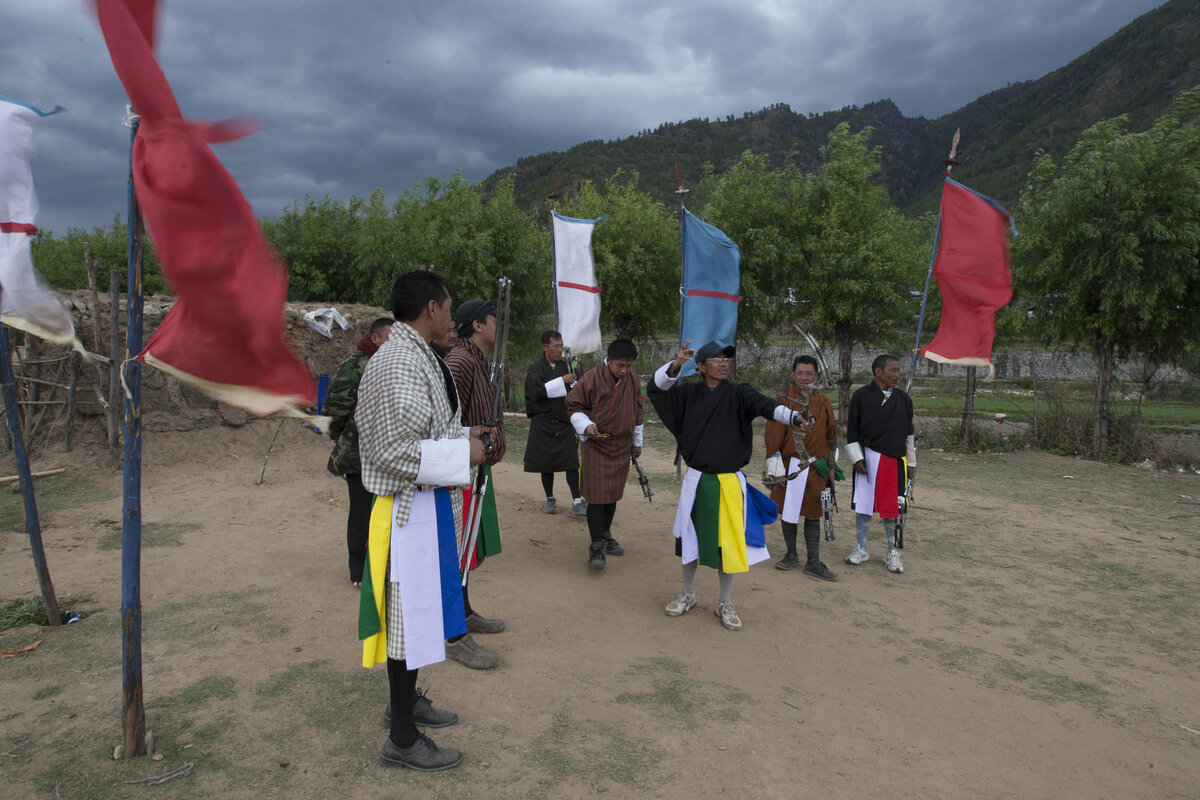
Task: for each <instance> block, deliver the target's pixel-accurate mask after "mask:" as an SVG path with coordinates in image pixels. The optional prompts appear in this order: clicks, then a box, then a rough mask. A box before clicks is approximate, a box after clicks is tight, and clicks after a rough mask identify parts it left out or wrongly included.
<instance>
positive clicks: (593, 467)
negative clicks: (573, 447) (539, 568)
mask: <svg viewBox="0 0 1200 800" xmlns="http://www.w3.org/2000/svg"><path fill="white" fill-rule="evenodd" d="M636 359H637V347H636V346H635V345H634V344H633V342H631V341H629V340H628V339H616V340H614V341H613V342H612V344H610V345H609V346H608V358H606V359H605V360H604V363H603V364H601V365H600V366H598V367H595V368H594V369H590V370H588V371H587V372H585V373H584V374H583V376H582V377H581V378H580V379H579V380H578V382H576V384H575V385H574V386H573V387H571V391H570V392H569V393H568V394H567V412H568V413H570V415H571V425H572V426H574V428H575V432H576V433H577V434H579V437H580V438H581V439H582V440H583V445H582V447H581V448H580V450H581V458H580V479H581V480H580V490H581V491H582V493H583V497H584V499H585V500H587V503H588V506H587V522H588V533H589V534H590V535H591V539H592V543H591V545H590V546H589V548H588V566H589V567H591V568H592V569H602V568H603V567H604V566H605V564H606V561H605V557H606V556H607V555H613V556H619V555H623V554H624V552H625V548H623V547H621V545H620V544H618V543H617V540H616V539H614V538H612V521H613V516H614V515H615V514H616V512H617V501H618V500H620V499H621V497H622V496H623V495H624V494H625V481H626V480H627V479H628V478H629V464H630V459H631V458H632V457H634V456H639V455H641V453H642V413H643V412H642V393H641V380H640V379H639V378H638V376H637V373H635V372H634V371H633V362H634V361H635V360H636Z"/></svg>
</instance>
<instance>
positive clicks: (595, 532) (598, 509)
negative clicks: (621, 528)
mask: <svg viewBox="0 0 1200 800" xmlns="http://www.w3.org/2000/svg"><path fill="white" fill-rule="evenodd" d="M616 513H617V504H616V503H603V504H601V503H589V504H588V510H587V523H588V533H589V534H590V535H591V537H592V541H593V542H602V541H604V540H605V539H606V538H608V537H607V536H606V535H605V534H607V533H608V532H609V531H610V530H611V529H612V521H613V516H614V515H615V514H616Z"/></svg>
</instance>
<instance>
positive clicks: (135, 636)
mask: <svg viewBox="0 0 1200 800" xmlns="http://www.w3.org/2000/svg"><path fill="white" fill-rule="evenodd" d="M137 131H138V120H137V117H136V116H133V117H132V122H131V123H130V133H129V148H130V149H129V205H128V210H127V212H126V223H127V225H128V228H129V231H128V233H129V277H128V285H127V287H126V301H125V309H126V314H125V358H126V361H125V363H124V364H123V365H122V366H123V369H124V370H125V371H124V372H123V374H124V376H125V380H124V383H125V385H126V390H125V392H124V397H125V401H124V412H125V413H124V419H123V422H122V426H121V427H122V435H123V436H124V437H125V480H124V497H123V502H122V525H121V696H122V701H123V706H122V711H123V713H122V720H123V722H124V755H125V758H132V757H134V756H144V755H146V708H145V706H144V704H143V701H142V586H141V575H142V365H141V362H139V361H137V360H135V359H136V356H137V355H138V354H139V353H141V352H142V214H141V211H139V209H138V203H137V194H136V193H135V191H134V187H133V142H134V140H135V139H136V138H137Z"/></svg>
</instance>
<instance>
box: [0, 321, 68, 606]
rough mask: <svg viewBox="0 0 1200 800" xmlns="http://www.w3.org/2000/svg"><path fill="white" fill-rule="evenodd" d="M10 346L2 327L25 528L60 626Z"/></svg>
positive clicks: (0, 375)
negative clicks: (27, 451)
mask: <svg viewBox="0 0 1200 800" xmlns="http://www.w3.org/2000/svg"><path fill="white" fill-rule="evenodd" d="M10 347H11V345H10V342H9V338H8V327H7V326H0V384H2V385H3V393H4V417H5V420H6V421H7V423H8V433H9V436H11V437H12V445H13V456H14V457H15V459H16V462H17V480H18V481H19V482H20V484H21V497H22V499H23V500H24V501H25V531H26V532H27V533H28V534H29V550H30V552H31V553H32V554H33V566H34V569H35V570H36V571H37V576H38V587H39V588H40V589H41V592H42V602H43V603H45V604H46V617H47V620H48V621H49V623H50V624H51V625H61V624H62V612H60V611H59V610H58V598H57V597H55V596H54V583H53V581H51V580H50V568H49V567H48V566H47V565H46V550H45V548H44V547H43V546H42V527H41V523H40V522H39V521H38V512H37V499H36V498H35V497H34V494H33V477H32V475H31V473H30V470H29V456H28V454H26V452H25V440H24V439H23V438H22V437H21V422H20V415H19V414H18V413H17V387H16V376H15V375H14V373H13V367H12V356H11V355H10Z"/></svg>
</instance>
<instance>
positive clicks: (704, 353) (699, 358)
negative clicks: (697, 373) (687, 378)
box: [696, 342, 734, 364]
mask: <svg viewBox="0 0 1200 800" xmlns="http://www.w3.org/2000/svg"><path fill="white" fill-rule="evenodd" d="M733 353H734V350H733V345H731V344H720V343H718V342H709V343H708V344H706V345H704V346H703V347H701V348H700V349H699V350H697V351H696V363H697V364H703V363H704V361H705V360H706V359H709V358H713V357H715V356H718V355H722V356H725V357H726V358H733Z"/></svg>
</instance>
